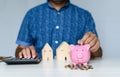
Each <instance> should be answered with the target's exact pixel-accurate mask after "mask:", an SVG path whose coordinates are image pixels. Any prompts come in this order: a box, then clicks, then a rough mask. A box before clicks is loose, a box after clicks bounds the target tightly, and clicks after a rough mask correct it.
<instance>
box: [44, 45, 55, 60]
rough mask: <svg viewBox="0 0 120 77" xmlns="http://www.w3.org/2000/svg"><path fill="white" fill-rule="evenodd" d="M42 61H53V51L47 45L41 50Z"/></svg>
mask: <svg viewBox="0 0 120 77" xmlns="http://www.w3.org/2000/svg"><path fill="white" fill-rule="evenodd" d="M42 60H43V61H52V60H53V50H52V48H51V47H50V45H49V44H48V43H46V44H45V46H44V47H43V49H42Z"/></svg>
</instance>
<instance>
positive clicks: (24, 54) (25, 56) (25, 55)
mask: <svg viewBox="0 0 120 77" xmlns="http://www.w3.org/2000/svg"><path fill="white" fill-rule="evenodd" d="M21 52H22V55H23V57H24V58H27V54H26V49H25V48H24V49H23V50H22V51H21Z"/></svg>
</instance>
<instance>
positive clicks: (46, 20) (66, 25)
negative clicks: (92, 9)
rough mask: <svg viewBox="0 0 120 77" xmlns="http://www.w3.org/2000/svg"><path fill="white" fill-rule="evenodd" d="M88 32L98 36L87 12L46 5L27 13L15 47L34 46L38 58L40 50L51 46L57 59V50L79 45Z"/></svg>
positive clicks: (80, 9)
mask: <svg viewBox="0 0 120 77" xmlns="http://www.w3.org/2000/svg"><path fill="white" fill-rule="evenodd" d="M88 31H91V32H93V33H95V34H96V35H97V33H96V29H95V23H94V20H93V18H92V16H91V14H90V13H89V12H88V11H86V10H84V9H82V8H79V7H78V6H75V5H73V4H71V3H70V2H69V1H68V3H67V4H66V5H65V6H64V7H62V8H61V9H60V10H59V11H57V10H56V9H55V8H54V7H53V6H52V5H51V4H50V3H49V2H47V3H44V4H41V5H38V6H36V7H34V8H32V9H30V10H29V11H28V12H27V13H26V15H25V17H24V20H23V22H22V24H21V28H20V31H19V34H18V38H17V40H16V43H17V44H19V45H22V46H31V45H34V46H35V48H36V51H37V53H38V55H39V57H41V53H42V52H41V49H42V48H43V47H44V45H45V44H46V43H49V45H50V46H51V47H52V48H53V55H54V56H55V55H56V48H57V47H58V46H59V45H60V44H61V43H62V42H63V41H66V42H67V43H68V44H77V41H78V40H79V39H81V38H82V37H83V35H84V34H85V33H86V32H88Z"/></svg>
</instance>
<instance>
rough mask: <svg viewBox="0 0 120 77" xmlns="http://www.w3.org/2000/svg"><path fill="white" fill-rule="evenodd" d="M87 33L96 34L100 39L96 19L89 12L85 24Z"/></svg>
mask: <svg viewBox="0 0 120 77" xmlns="http://www.w3.org/2000/svg"><path fill="white" fill-rule="evenodd" d="M86 32H92V33H94V34H96V36H97V37H98V34H97V31H96V25H95V22H94V19H93V17H92V15H91V14H90V13H89V12H88V13H87V15H86V24H85V28H84V33H86Z"/></svg>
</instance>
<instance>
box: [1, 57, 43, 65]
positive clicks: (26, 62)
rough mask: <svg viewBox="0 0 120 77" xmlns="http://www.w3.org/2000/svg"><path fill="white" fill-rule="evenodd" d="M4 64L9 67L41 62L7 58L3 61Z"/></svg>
mask: <svg viewBox="0 0 120 77" xmlns="http://www.w3.org/2000/svg"><path fill="white" fill-rule="evenodd" d="M2 61H3V62H5V63H6V64H8V65H15V64H39V63H40V62H41V59H40V58H30V59H27V58H16V57H13V58H7V59H4V60H2Z"/></svg>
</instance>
